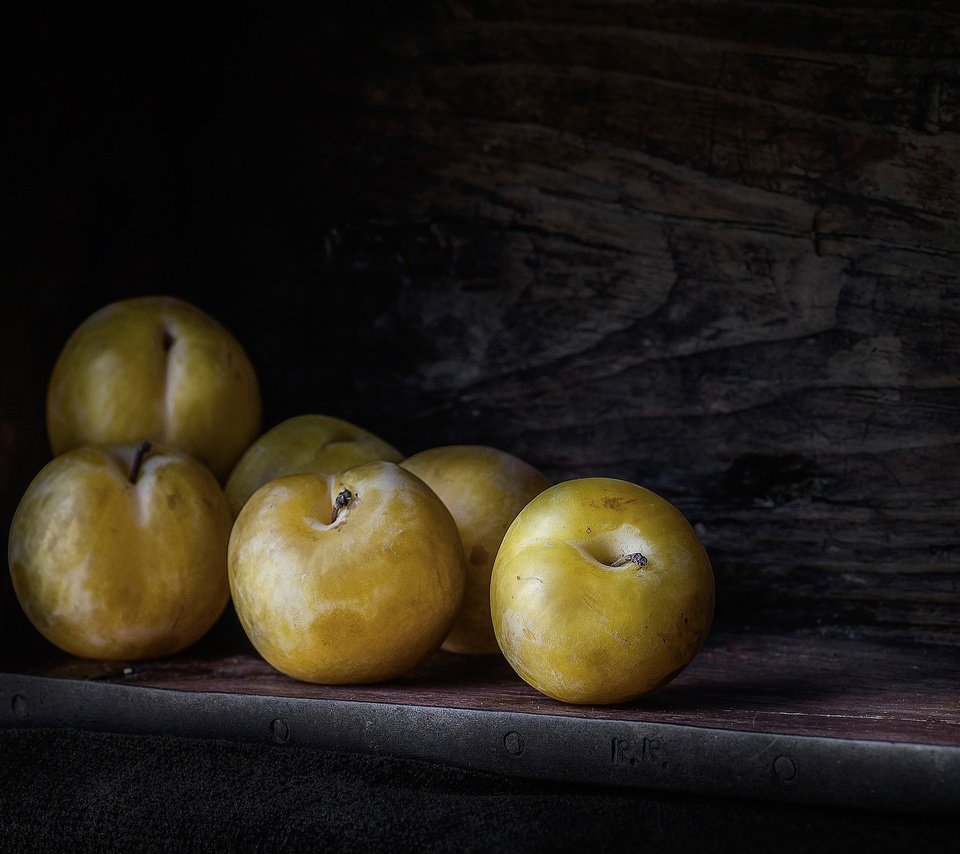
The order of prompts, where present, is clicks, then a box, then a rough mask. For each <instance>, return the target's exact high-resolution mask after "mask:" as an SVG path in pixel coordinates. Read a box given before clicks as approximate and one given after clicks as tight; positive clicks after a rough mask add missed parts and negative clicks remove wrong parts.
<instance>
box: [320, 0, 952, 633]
mask: <svg viewBox="0 0 960 854" xmlns="http://www.w3.org/2000/svg"><path fill="white" fill-rule="evenodd" d="M373 57H374V60H373V61H372V62H371V65H370V67H369V71H368V74H367V76H366V80H365V84H366V85H365V89H364V98H363V101H362V109H361V110H360V111H359V114H358V122H357V126H356V129H355V134H354V135H352V136H351V145H350V150H349V152H348V153H346V154H345V155H344V163H346V164H348V167H345V169H344V173H343V174H344V175H345V176H346V177H347V180H348V182H349V186H350V187H352V188H354V192H355V196H359V199H355V202H356V204H357V209H358V211H360V212H365V213H366V214H367V217H366V218H359V219H357V220H355V221H352V222H349V223H347V224H346V225H345V226H344V228H343V229H342V230H341V231H339V232H337V233H336V234H335V235H334V238H335V246H336V249H335V263H336V264H337V265H338V270H339V271H340V275H342V276H343V277H344V278H345V280H347V281H349V282H352V283H353V284H352V286H353V287H356V288H357V289H359V290H364V289H366V290H367V291H368V292H375V289H376V287H377V286H376V285H374V284H373V283H374V282H375V281H379V282H381V283H383V282H388V283H390V284H389V286H388V289H389V290H390V291H391V294H392V295H391V298H390V300H389V304H388V305H386V306H385V307H384V308H383V310H382V311H381V312H380V313H379V314H378V315H377V316H376V317H375V326H374V329H375V334H376V335H377V337H378V338H379V339H380V343H379V344H378V345H377V348H378V350H380V351H386V352H389V351H390V349H391V348H397V350H401V349H402V350H403V351H404V352H406V353H407V354H408V355H407V358H404V359H400V360H398V361H395V362H389V361H384V362H382V363H380V362H378V363H377V370H373V369H370V368H371V366H370V365H366V366H364V367H363V368H362V369H359V370H358V375H357V383H358V386H359V387H360V388H361V389H362V390H363V394H364V395H365V396H366V398H367V399H369V400H373V401H376V410H370V411H369V415H368V414H367V413H366V412H363V417H364V418H366V419H367V420H372V419H374V418H375V417H382V415H380V413H382V412H384V411H386V412H388V413H395V414H396V416H397V418H396V424H395V425H391V430H392V432H394V434H395V435H396V437H397V441H398V442H400V443H401V444H402V446H404V447H408V448H411V449H412V450H417V449H419V448H420V447H422V446H425V445H428V444H436V443H440V442H457V441H463V440H468V441H481V442H489V443H492V444H497V445H500V446H503V447H505V448H507V449H509V450H511V451H513V452H515V453H518V454H520V455H521V456H524V457H525V458H527V459H529V460H531V461H532V462H534V463H535V464H537V465H539V466H541V467H543V468H544V469H545V470H547V471H548V473H549V474H550V475H551V476H553V477H554V478H555V479H564V478H569V477H577V476H586V475H593V474H601V475H611V476H616V477H623V478H626V479H630V480H634V481H637V482H640V483H643V484H645V485H648V486H650V487H651V488H653V489H655V490H657V491H660V492H661V493H663V494H665V495H666V496H667V497H669V498H671V499H672V500H673V501H675V502H676V503H677V504H678V506H680V508H681V509H682V510H683V511H684V512H685V513H687V515H688V517H689V518H690V519H691V521H693V522H694V523H695V524H696V525H697V527H698V530H699V531H700V532H701V534H702V536H703V539H704V542H705V544H706V545H707V547H708V549H709V551H710V553H711V556H712V557H713V559H714V563H715V568H716V570H717V573H718V578H719V614H720V616H721V618H722V619H723V620H725V621H731V622H733V623H736V624H740V625H755V626H763V627H774V626H779V627H786V628H793V627H796V628H799V627H810V626H815V627H819V628H821V629H822V630H823V631H825V632H840V633H843V632H852V633H854V634H857V635H861V636H871V635H880V636H895V635H897V636H922V637H927V638H934V637H935V638H937V639H943V640H947V641H949V642H955V641H956V640H958V639H960V634H958V632H960V595H958V594H960V580H958V579H960V575H958V570H960V535H958V521H960V514H958V512H957V501H958V497H960V477H958V473H960V466H958V463H960V444H958V428H960V393H958V390H960V344H958V342H960V242H958V239H960V238H958V235H960V229H958V223H960V221H958V212H960V211H958V208H960V136H958V130H960V128H958V124H957V122H958V115H960V114H958V113H957V112H956V110H955V108H954V107H953V106H950V105H952V104H955V100H956V93H957V91H958V89H957V87H958V85H960V77H958V69H960V25H958V19H957V17H956V15H955V13H952V12H951V11H950V8H949V6H948V5H947V4H942V3H939V4H938V3H925V4H921V5H920V6H916V5H914V6H908V4H903V3H884V4H880V5H879V6H878V7H877V8H876V9H873V10H871V11H869V12H868V11H866V10H863V9H860V8H855V7H853V6H845V5H844V4H830V5H828V6H822V5H813V4H786V3H774V4H760V3H752V2H726V3H719V4H718V3H706V2H687V3H681V4H670V6H669V9H664V7H663V4H655V3H648V2H633V3H617V2H602V1H601V2H591V3H560V4H557V3H537V2H530V3H521V4H515V3H496V2H491V3H481V2H477V3H471V2H455V3H446V4H443V5H442V6H438V7H434V9H433V12H432V14H430V15H427V16H425V17H424V18H422V19H419V20H417V21H415V22H414V23H411V24H409V25H407V26H406V27H405V28H397V29H396V30H395V31H391V32H390V33H389V37H388V38H386V39H384V41H383V42H382V43H381V44H380V49H379V51H376V52H374V53H373ZM380 287H381V288H382V287H383V285H382V284H381V285H380ZM389 417H390V416H388V418H389Z"/></svg>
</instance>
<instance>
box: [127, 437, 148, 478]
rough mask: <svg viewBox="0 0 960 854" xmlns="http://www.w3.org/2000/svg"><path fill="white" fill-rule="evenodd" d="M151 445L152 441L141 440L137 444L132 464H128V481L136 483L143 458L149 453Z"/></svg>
mask: <svg viewBox="0 0 960 854" xmlns="http://www.w3.org/2000/svg"><path fill="white" fill-rule="evenodd" d="M152 447H153V443H152V442H141V443H140V444H139V445H138V446H137V452H136V453H135V454H134V455H133V464H132V465H131V466H130V483H136V482H137V478H138V477H140V467H141V466H142V465H143V458H144V457H145V456H146V455H147V454H148V453H150V449H151V448H152Z"/></svg>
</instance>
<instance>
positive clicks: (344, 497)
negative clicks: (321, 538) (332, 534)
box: [330, 487, 353, 525]
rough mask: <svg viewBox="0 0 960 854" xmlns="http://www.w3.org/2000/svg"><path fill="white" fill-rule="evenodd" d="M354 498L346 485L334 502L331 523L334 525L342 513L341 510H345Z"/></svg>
mask: <svg viewBox="0 0 960 854" xmlns="http://www.w3.org/2000/svg"><path fill="white" fill-rule="evenodd" d="M352 500H353V493H352V492H351V491H350V490H349V489H347V488H346V487H344V488H343V489H342V490H341V491H340V493H339V494H338V495H337V497H336V498H335V499H334V502H333V516H332V517H331V519H330V524H331V525H332V524H333V523H334V522H336V521H337V517H338V516H339V515H340V511H341V510H343V508H344V507H346V506H347V505H348V504H349V503H350V502H351V501H352Z"/></svg>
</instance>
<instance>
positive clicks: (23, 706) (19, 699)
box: [10, 694, 30, 721]
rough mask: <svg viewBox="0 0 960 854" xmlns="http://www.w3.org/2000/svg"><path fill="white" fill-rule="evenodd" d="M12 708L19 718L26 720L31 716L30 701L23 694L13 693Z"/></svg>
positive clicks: (14, 714) (15, 715)
mask: <svg viewBox="0 0 960 854" xmlns="http://www.w3.org/2000/svg"><path fill="white" fill-rule="evenodd" d="M10 709H11V710H12V711H13V716H14V717H15V718H17V719H18V720H21V721H25V720H26V719H27V718H29V717H30V703H29V702H27V698H26V697H24V696H23V694H14V695H13V699H12V700H11V701H10Z"/></svg>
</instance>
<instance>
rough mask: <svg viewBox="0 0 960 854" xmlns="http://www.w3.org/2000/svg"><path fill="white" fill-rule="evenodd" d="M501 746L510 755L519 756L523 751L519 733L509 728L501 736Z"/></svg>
mask: <svg viewBox="0 0 960 854" xmlns="http://www.w3.org/2000/svg"><path fill="white" fill-rule="evenodd" d="M503 746H504V747H505V748H506V749H507V753H509V754H510V755H511V756H520V755H521V754H522V753H523V739H522V738H521V737H520V733H518V732H514V731H513V730H511V731H510V732H508V733H507V734H506V735H505V736H504V737H503Z"/></svg>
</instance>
